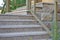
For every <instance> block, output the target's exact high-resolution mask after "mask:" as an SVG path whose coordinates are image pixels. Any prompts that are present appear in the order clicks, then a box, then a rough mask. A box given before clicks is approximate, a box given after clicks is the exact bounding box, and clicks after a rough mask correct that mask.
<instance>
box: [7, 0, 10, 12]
mask: <svg viewBox="0 0 60 40" xmlns="http://www.w3.org/2000/svg"><path fill="white" fill-rule="evenodd" d="M6 11H7V12H10V0H6Z"/></svg>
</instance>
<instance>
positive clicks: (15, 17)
mask: <svg viewBox="0 0 60 40" xmlns="http://www.w3.org/2000/svg"><path fill="white" fill-rule="evenodd" d="M0 19H34V17H33V16H0Z"/></svg>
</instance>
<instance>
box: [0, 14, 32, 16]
mask: <svg viewBox="0 0 60 40" xmlns="http://www.w3.org/2000/svg"><path fill="white" fill-rule="evenodd" d="M0 16H32V15H30V14H27V15H19V14H18V15H12V14H0Z"/></svg>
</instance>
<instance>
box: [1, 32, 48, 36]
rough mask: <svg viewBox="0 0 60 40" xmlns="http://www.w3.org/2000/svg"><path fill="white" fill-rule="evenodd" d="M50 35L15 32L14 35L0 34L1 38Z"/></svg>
mask: <svg viewBox="0 0 60 40" xmlns="http://www.w3.org/2000/svg"><path fill="white" fill-rule="evenodd" d="M45 34H48V32H46V31H37V32H13V33H0V37H16V36H36V35H45Z"/></svg>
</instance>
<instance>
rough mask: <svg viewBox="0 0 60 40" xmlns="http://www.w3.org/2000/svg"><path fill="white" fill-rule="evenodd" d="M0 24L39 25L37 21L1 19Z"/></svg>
mask: <svg viewBox="0 0 60 40" xmlns="http://www.w3.org/2000/svg"><path fill="white" fill-rule="evenodd" d="M0 25H39V23H38V22H37V21H23V20H22V21H20V20H19V21H5V20H4V21H0Z"/></svg>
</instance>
